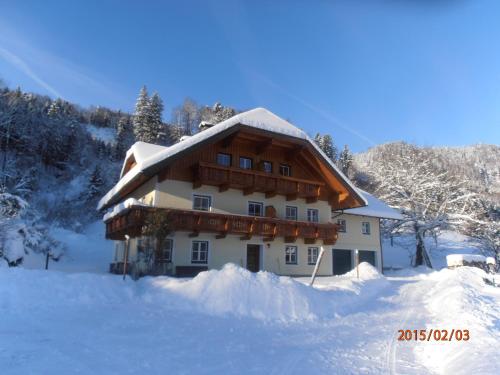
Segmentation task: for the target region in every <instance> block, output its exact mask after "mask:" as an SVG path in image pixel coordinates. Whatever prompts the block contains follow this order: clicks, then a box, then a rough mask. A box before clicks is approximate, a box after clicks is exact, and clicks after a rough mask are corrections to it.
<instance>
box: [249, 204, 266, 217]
mask: <svg viewBox="0 0 500 375" xmlns="http://www.w3.org/2000/svg"><path fill="white" fill-rule="evenodd" d="M248 215H250V216H263V215H264V205H263V204H262V203H259V202H248Z"/></svg>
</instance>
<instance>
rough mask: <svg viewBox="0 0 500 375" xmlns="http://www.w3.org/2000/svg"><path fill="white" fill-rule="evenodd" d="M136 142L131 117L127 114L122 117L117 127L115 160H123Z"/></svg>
mask: <svg viewBox="0 0 500 375" xmlns="http://www.w3.org/2000/svg"><path fill="white" fill-rule="evenodd" d="M133 143H134V132H133V130H132V124H131V123H130V118H129V117H127V116H122V117H120V120H119V121H118V125H117V127H116V142H115V145H114V149H113V158H114V160H122V159H123V157H124V156H125V153H126V151H127V150H128V149H129V148H130V146H132V144H133Z"/></svg>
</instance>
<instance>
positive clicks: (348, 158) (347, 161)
mask: <svg viewBox="0 0 500 375" xmlns="http://www.w3.org/2000/svg"><path fill="white" fill-rule="evenodd" d="M338 165H339V167H340V169H342V172H343V173H344V174H345V175H346V176H347V175H348V173H349V170H350V169H351V165H352V153H351V151H350V150H349V147H348V146H347V145H345V146H344V149H343V150H342V152H341V153H340V155H339V161H338Z"/></svg>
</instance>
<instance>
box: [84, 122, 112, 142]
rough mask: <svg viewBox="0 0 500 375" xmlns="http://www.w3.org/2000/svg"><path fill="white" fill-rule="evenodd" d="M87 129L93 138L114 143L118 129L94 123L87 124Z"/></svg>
mask: <svg viewBox="0 0 500 375" xmlns="http://www.w3.org/2000/svg"><path fill="white" fill-rule="evenodd" d="M85 129H87V131H88V132H89V133H90V135H91V136H92V138H94V139H98V140H100V141H103V142H105V143H113V142H114V141H115V138H116V130H115V129H112V128H101V127H98V126H95V125H92V124H85Z"/></svg>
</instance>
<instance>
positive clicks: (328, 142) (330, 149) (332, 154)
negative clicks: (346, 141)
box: [314, 133, 337, 162]
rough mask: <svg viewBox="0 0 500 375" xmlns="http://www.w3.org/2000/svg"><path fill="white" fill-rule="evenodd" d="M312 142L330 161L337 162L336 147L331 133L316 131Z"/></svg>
mask: <svg viewBox="0 0 500 375" xmlns="http://www.w3.org/2000/svg"><path fill="white" fill-rule="evenodd" d="M314 142H315V143H316V144H317V145H318V147H319V148H320V149H321V150H322V151H323V152H324V153H325V155H326V156H328V158H329V159H330V160H331V161H333V162H337V147H336V146H335V143H334V142H333V139H332V136H331V135H329V134H325V135H321V134H320V133H316V136H315V137H314Z"/></svg>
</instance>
